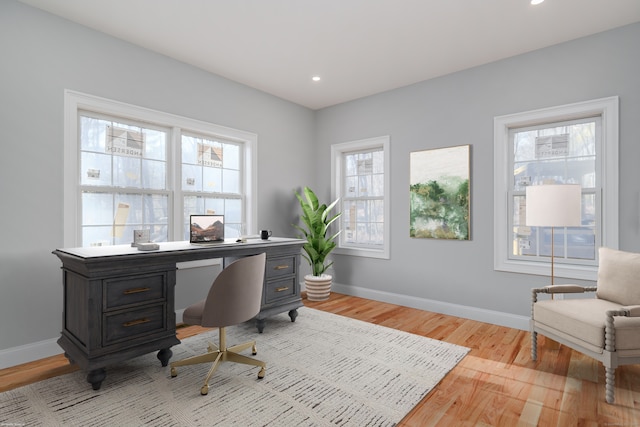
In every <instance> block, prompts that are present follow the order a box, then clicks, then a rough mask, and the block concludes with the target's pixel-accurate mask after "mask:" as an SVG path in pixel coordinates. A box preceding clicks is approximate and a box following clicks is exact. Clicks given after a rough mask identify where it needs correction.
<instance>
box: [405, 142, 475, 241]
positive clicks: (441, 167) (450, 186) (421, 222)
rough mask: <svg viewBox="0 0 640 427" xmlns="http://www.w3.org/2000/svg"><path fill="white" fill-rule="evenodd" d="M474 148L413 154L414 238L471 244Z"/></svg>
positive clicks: (465, 146)
mask: <svg viewBox="0 0 640 427" xmlns="http://www.w3.org/2000/svg"><path fill="white" fill-rule="evenodd" d="M470 153H471V146H470V145H460V146H456V147H447V148H438V149H434V150H423V151H415V152H412V153H410V172H409V175H410V177H409V194H410V224H409V229H410V232H409V233H410V236H411V237H416V238H428V239H455V240H470V238H471V237H470V205H469V195H470V189H469V180H470V170H469V169H470V167H469V159H470Z"/></svg>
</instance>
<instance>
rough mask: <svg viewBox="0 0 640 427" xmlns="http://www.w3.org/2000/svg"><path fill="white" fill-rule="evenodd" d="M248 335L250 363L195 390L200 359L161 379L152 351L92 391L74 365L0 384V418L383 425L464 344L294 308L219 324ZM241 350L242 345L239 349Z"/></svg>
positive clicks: (402, 411) (193, 344) (165, 371)
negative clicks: (14, 384) (21, 382)
mask: <svg viewBox="0 0 640 427" xmlns="http://www.w3.org/2000/svg"><path fill="white" fill-rule="evenodd" d="M217 336H218V333H217V331H212V332H209V333H206V334H201V335H198V336H195V337H191V338H188V339H185V340H183V342H182V343H181V344H180V345H178V346H175V347H173V352H174V354H173V358H172V360H179V359H182V358H184V357H188V356H190V355H193V354H199V353H203V352H204V351H206V350H205V349H206V342H207V340H213V341H217ZM250 339H257V341H258V355H257V356H256V357H257V358H259V359H261V360H263V361H265V362H266V363H267V374H266V376H265V378H264V379H262V380H258V379H257V374H258V369H259V368H257V367H250V366H245V365H238V364H234V363H224V364H222V365H221V366H220V367H219V368H218V371H217V372H216V373H215V375H214V376H213V378H212V379H211V381H210V383H209V386H210V389H209V394H208V395H207V396H201V395H200V387H201V385H202V380H203V379H204V376H205V375H206V373H207V370H208V369H209V366H208V365H196V366H186V367H181V368H178V376H177V377H176V378H171V376H170V375H169V368H168V367H166V368H163V367H161V366H160V363H159V362H158V360H157V359H156V355H155V353H152V354H148V355H145V356H142V357H138V358H136V359H133V360H131V361H129V362H127V363H126V364H123V365H120V366H112V367H108V368H107V378H106V379H105V381H104V382H103V383H102V388H101V389H100V390H98V391H94V390H92V389H91V386H90V384H89V383H87V382H86V379H85V377H86V375H85V374H84V373H82V372H75V373H71V374H67V375H63V376H60V377H56V378H51V379H48V380H45V381H41V382H38V383H36V384H32V385H29V386H25V387H21V388H18V389H14V390H11V391H8V392H4V393H0V426H7V425H11V426H214V425H215V426H242V427H245V426H286V427H290V426H334V425H335V426H358V427H360V426H392V425H394V424H397V423H398V422H399V421H400V420H401V419H402V418H403V417H404V416H405V415H406V414H407V413H408V412H409V411H411V409H412V408H413V407H414V406H415V405H416V404H417V403H418V402H419V401H420V400H421V399H422V398H423V397H424V396H425V395H426V394H427V393H429V391H430V390H431V389H433V387H435V386H436V384H438V382H439V381H440V380H441V379H442V378H443V377H444V376H445V375H446V374H447V373H448V372H449V371H450V370H451V369H452V368H453V367H454V366H456V364H457V363H458V362H459V361H460V360H462V358H463V357H464V356H465V355H466V354H467V352H468V349H467V348H465V347H460V346H457V345H453V344H449V343H445V342H441V341H437V340H433V339H430V338H425V337H421V336H418V335H413V334H409V333H406V332H402V331H397V330H395V329H390V328H386V327H383V326H378V325H374V324H370V323H366V322H362V321H359V320H354V319H349V318H347V317H343V316H338V315H334V314H330V313H326V312H322V311H319V310H314V309H311V308H307V307H303V308H301V309H299V316H298V318H297V319H296V321H295V323H291V321H290V319H289V317H288V316H287V315H286V314H282V315H278V316H274V317H272V318H270V319H268V321H267V325H266V327H265V329H264V333H262V334H258V333H257V331H256V328H255V327H254V325H253V323H247V324H244V325H240V326H236V327H230V328H228V329H227V340H228V341H227V342H228V344H229V345H233V344H236V343H240V342H244V341H248V340H250ZM247 354H250V349H249V350H247Z"/></svg>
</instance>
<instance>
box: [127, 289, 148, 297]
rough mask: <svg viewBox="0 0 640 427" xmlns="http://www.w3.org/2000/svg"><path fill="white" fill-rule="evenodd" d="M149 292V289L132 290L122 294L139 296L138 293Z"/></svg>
mask: <svg viewBox="0 0 640 427" xmlns="http://www.w3.org/2000/svg"><path fill="white" fill-rule="evenodd" d="M150 290H151V288H133V289H127V290H126V291H124V294H125V295H131V294H139V293H140V292H147V291H150Z"/></svg>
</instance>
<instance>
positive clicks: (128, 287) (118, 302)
mask: <svg viewBox="0 0 640 427" xmlns="http://www.w3.org/2000/svg"><path fill="white" fill-rule="evenodd" d="M165 283H166V275H165V274H154V275H140V276H128V277H120V278H114V279H107V280H105V281H104V293H105V295H104V309H105V310H109V309H113V308H118V307H124V306H127V305H130V304H136V303H140V302H151V301H154V300H163V299H165V289H166V286H165Z"/></svg>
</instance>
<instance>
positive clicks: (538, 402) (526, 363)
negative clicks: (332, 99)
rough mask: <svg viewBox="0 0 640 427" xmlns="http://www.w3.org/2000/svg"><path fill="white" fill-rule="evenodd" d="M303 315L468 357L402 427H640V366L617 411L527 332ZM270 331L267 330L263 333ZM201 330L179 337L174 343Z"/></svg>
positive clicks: (388, 315)
mask: <svg viewBox="0 0 640 427" xmlns="http://www.w3.org/2000/svg"><path fill="white" fill-rule="evenodd" d="M304 303H305V305H306V306H308V307H313V308H316V309H319V310H324V311H327V312H331V313H335V314H340V315H343V316H347V317H352V318H354V319H359V320H364V321H367V322H371V323H376V324H380V325H383V326H387V327H392V328H395V329H399V330H404V331H406V332H410V333H413V334H417V335H422V336H426V337H430V338H434V339H439V340H442V341H446V342H450V343H453V344H458V345H463V346H467V347H469V348H471V351H470V352H469V354H468V355H467V357H465V358H464V359H463V360H462V361H461V362H460V363H459V364H458V366H456V367H455V368H454V369H453V370H452V371H451V372H450V373H449V374H448V375H447V376H445V377H444V378H443V380H442V381H441V382H440V383H439V384H438V385H437V386H436V387H435V389H434V390H433V391H432V392H431V393H429V394H428V395H427V396H425V398H424V399H423V400H422V401H421V402H420V403H419V404H418V405H417V406H416V407H415V408H414V409H413V410H412V411H411V412H410V413H409V414H407V416H406V417H405V418H404V419H403V420H402V422H401V423H400V426H404V427H414V426H416V427H417V426H420V427H423V426H430V425H438V426H455V427H459V426H460V425H474V426H509V427H511V426H514V425H523V426H525V425H540V426H542V425H544V426H565V425H581V426H582V425H584V426H597V425H607V424H609V425H625V426H626V425H629V426H631V425H640V365H632V366H622V367H619V368H618V369H617V370H616V403H615V404H614V405H610V404H608V403H606V402H605V393H604V368H603V367H602V365H601V364H599V363H598V362H596V361H594V360H593V359H591V358H589V357H587V356H584V355H582V354H580V353H577V352H574V351H573V350H571V349H569V348H567V347H565V346H560V347H559V348H548V347H547V346H546V345H545V338H544V337H543V336H540V335H539V336H538V337H539V340H538V341H539V343H538V345H539V348H538V361H536V362H534V361H532V360H531V340H530V335H529V333H528V332H526V331H520V330H516V329H511V328H506V327H502V326H496V325H491V324H487V323H482V322H476V321H473V320H468V319H461V318H457V317H453V316H447V315H444V314H439V313H432V312H427V311H422V310H418V309H413V308H409V307H402V306H398V305H394V304H387V303H382V302H378V301H371V300H367V299H363V298H358V297H352V296H347V295H341V294H337V293H335V292H334V293H332V294H331V297H330V298H329V300H327V301H322V302H317V301H314V302H312V301H307V300H306V299H305V300H304ZM267 327H268V326H267ZM203 330H205V328H200V327H193V326H189V327H184V328H179V329H178V338H180V339H183V338H186V337H187V336H191V335H194V334H198V333H201V332H202V331H203ZM74 369H75V367H73V366H69V364H68V362H67V361H66V359H65V358H64V357H63V356H61V355H60V356H54V357H52V358H47V359H43V360H39V361H36V362H32V363H28V364H25V365H20V366H17V367H12V368H9V369H4V370H0V391H5V390H10V389H12V388H15V387H19V386H20V385H24V384H29V383H32V382H36V381H40V380H42V379H45V378H50V377H52V376H55V375H62V374H64V373H67V372H71V371H72V370H74Z"/></svg>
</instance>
